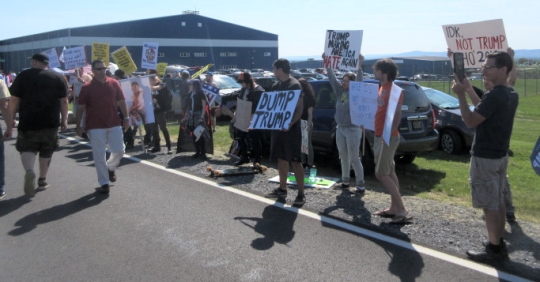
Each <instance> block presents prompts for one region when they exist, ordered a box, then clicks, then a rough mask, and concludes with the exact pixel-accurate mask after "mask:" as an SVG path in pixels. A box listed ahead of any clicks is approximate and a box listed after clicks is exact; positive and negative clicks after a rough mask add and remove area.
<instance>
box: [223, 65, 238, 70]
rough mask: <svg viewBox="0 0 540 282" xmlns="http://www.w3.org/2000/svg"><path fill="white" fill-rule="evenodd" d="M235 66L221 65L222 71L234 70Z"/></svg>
mask: <svg viewBox="0 0 540 282" xmlns="http://www.w3.org/2000/svg"><path fill="white" fill-rule="evenodd" d="M235 68H236V65H223V66H222V69H225V70H228V69H235Z"/></svg>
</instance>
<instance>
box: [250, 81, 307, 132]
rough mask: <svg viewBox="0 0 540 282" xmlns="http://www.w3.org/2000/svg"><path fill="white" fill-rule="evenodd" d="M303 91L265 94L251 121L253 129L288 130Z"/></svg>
mask: <svg viewBox="0 0 540 282" xmlns="http://www.w3.org/2000/svg"><path fill="white" fill-rule="evenodd" d="M300 92H301V90H283V91H275V92H263V93H262V95H261V99H260V100H259V104H257V109H256V110H255V114H254V115H253V118H252V119H251V127H250V128H251V129H272V130H282V129H288V128H289V124H290V123H291V121H292V118H293V115H294V110H295V108H296V103H297V102H298V99H299V97H300Z"/></svg>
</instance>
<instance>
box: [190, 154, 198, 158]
mask: <svg viewBox="0 0 540 282" xmlns="http://www.w3.org/2000/svg"><path fill="white" fill-rule="evenodd" d="M191 157H192V158H194V159H196V158H198V157H199V153H195V154H193V155H191Z"/></svg>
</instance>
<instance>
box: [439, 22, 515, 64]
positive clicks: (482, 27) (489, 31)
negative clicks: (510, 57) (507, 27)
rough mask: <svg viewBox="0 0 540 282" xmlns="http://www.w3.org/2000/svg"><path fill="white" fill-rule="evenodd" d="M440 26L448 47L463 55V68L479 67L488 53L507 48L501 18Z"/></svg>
mask: <svg viewBox="0 0 540 282" xmlns="http://www.w3.org/2000/svg"><path fill="white" fill-rule="evenodd" d="M442 28H443V32H444V36H445V38H446V44H447V45H448V48H450V50H452V52H460V53H463V54H464V55H465V56H464V57H465V68H480V67H482V65H483V64H484V61H485V60H486V59H487V58H486V57H487V55H489V54H490V53H493V52H495V51H504V52H506V51H507V50H508V40H507V39H506V33H505V32H504V24H503V20H502V19H498V20H489V21H481V22H474V23H466V24H452V25H443V26H442Z"/></svg>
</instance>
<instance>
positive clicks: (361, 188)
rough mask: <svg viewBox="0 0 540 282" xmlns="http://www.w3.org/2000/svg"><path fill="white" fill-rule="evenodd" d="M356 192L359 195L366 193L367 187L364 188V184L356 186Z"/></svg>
mask: <svg viewBox="0 0 540 282" xmlns="http://www.w3.org/2000/svg"><path fill="white" fill-rule="evenodd" d="M354 193H355V194H358V195H364V194H365V193H366V188H364V186H356V189H355V190H354Z"/></svg>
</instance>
